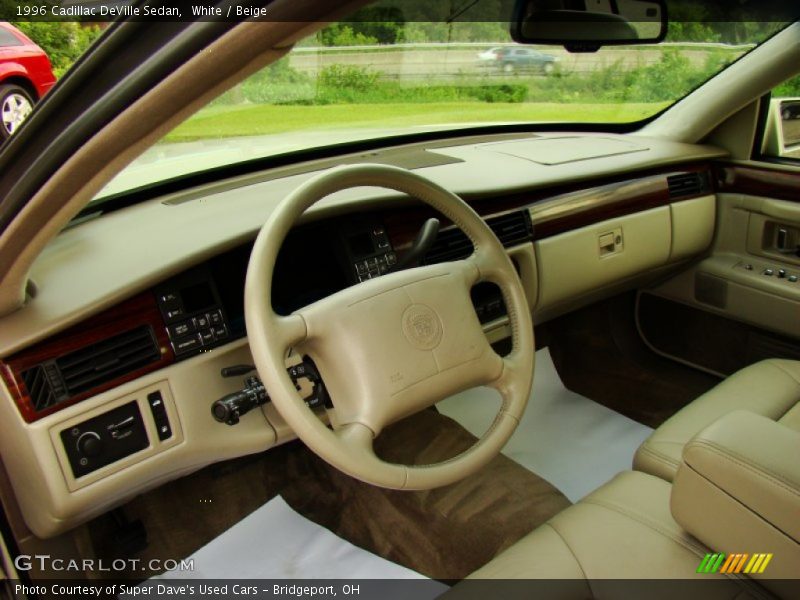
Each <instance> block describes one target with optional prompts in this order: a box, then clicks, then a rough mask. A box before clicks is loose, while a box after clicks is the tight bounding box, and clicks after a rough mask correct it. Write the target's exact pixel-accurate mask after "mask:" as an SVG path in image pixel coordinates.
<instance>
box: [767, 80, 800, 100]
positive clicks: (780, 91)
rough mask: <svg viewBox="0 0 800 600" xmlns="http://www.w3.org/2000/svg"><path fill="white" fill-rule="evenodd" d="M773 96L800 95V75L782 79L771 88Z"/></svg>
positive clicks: (795, 96) (790, 96) (792, 96)
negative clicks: (782, 80)
mask: <svg viewBox="0 0 800 600" xmlns="http://www.w3.org/2000/svg"><path fill="white" fill-rule="evenodd" d="M772 97H773V98H797V97H800V76H797V77H792V78H791V79H789V80H787V81H784V82H783V83H782V84H780V85H779V86H778V87H776V88H775V89H774V90H772Z"/></svg>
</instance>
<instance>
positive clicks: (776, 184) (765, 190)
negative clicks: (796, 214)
mask: <svg viewBox="0 0 800 600" xmlns="http://www.w3.org/2000/svg"><path fill="white" fill-rule="evenodd" d="M714 179H715V180H716V184H717V189H718V190H719V191H720V192H730V193H738V194H748V195H751V196H764V197H767V198H775V199H777V200H788V201H790V202H800V173H797V172H792V171H780V170H777V169H766V168H764V169H759V168H758V167H744V166H741V165H717V166H716V167H715V168H714Z"/></svg>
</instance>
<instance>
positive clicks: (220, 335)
mask: <svg viewBox="0 0 800 600" xmlns="http://www.w3.org/2000/svg"><path fill="white" fill-rule="evenodd" d="M211 331H213V332H214V337H215V338H216V339H218V340H222V339H225V338H226V337H228V328H227V327H225V325H217V326H216V327H212V328H211Z"/></svg>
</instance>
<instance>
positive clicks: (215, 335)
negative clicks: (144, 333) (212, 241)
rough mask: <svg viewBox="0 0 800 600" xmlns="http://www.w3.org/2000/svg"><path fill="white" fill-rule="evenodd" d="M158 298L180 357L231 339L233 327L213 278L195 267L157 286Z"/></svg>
mask: <svg viewBox="0 0 800 600" xmlns="http://www.w3.org/2000/svg"><path fill="white" fill-rule="evenodd" d="M155 294H156V300H157V302H158V307H159V309H160V311H161V316H162V317H163V318H164V323H165V324H166V326H167V333H168V335H169V340H170V344H171V345H172V350H173V352H175V356H176V357H177V358H184V357H188V356H193V355H195V354H198V353H199V352H202V351H204V350H209V349H211V348H213V347H215V346H218V345H220V344H222V343H225V342H227V341H229V339H230V328H229V326H228V322H227V319H226V317H225V311H224V309H223V307H222V303H221V302H220V298H219V293H218V291H217V287H216V284H215V283H214V279H213V278H212V277H211V274H210V273H209V272H208V271H207V270H205V269H202V268H199V269H193V270H191V271H188V272H186V273H184V274H182V275H179V276H178V277H175V278H173V279H171V280H170V281H168V282H167V283H165V284H163V285H161V286H159V287H158V288H156V289H155Z"/></svg>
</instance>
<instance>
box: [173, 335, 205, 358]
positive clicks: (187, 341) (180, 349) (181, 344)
mask: <svg viewBox="0 0 800 600" xmlns="http://www.w3.org/2000/svg"><path fill="white" fill-rule="evenodd" d="M199 347H200V338H198V337H197V336H194V335H191V336H189V337H185V338H179V339H177V340H174V341H173V342H172V349H173V350H174V351H175V354H183V353H184V352H191V351H192V350H196V349H197V348H199Z"/></svg>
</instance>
